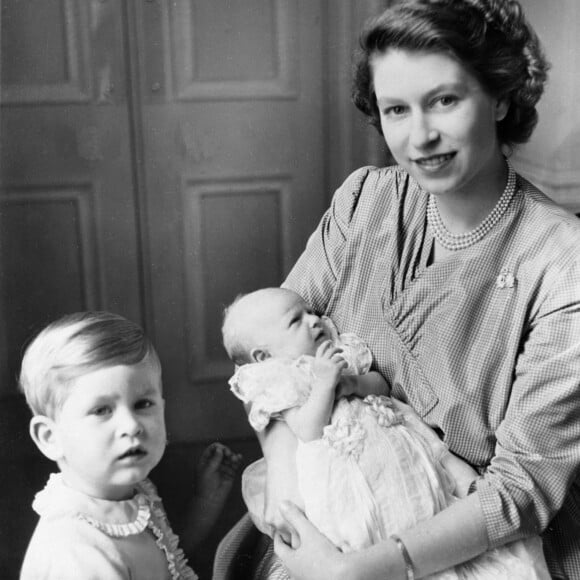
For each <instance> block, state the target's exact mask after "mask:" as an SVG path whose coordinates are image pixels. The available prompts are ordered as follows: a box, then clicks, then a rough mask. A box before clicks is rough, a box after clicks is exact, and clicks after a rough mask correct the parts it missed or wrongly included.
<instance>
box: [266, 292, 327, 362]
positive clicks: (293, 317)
mask: <svg viewBox="0 0 580 580" xmlns="http://www.w3.org/2000/svg"><path fill="white" fill-rule="evenodd" d="M259 318H260V320H259V323H260V324H259V328H258V329H257V335H258V336H259V339H260V342H261V343H262V344H261V346H265V347H267V350H268V352H269V354H270V355H271V356H274V357H288V358H297V357H299V356H300V355H303V354H309V355H312V356H314V355H315V354H316V350H317V348H318V347H319V346H320V344H321V343H322V342H324V341H325V340H328V339H329V338H330V335H329V334H328V330H327V328H326V326H325V325H324V324H323V323H322V321H321V320H320V317H319V316H318V315H316V314H315V313H314V312H313V311H312V309H311V308H310V307H309V306H308V305H307V304H306V302H304V300H302V298H301V297H300V296H299V295H298V294H296V293H295V292H292V291H290V290H285V289H282V288H280V289H278V290H276V291H272V292H270V293H269V294H268V295H267V296H266V297H264V299H263V300H262V315H261V316H260V317H259Z"/></svg>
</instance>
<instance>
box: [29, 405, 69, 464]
mask: <svg viewBox="0 0 580 580" xmlns="http://www.w3.org/2000/svg"><path fill="white" fill-rule="evenodd" d="M30 436H31V437H32V440H33V441H34V443H36V446H37V447H38V448H39V449H40V451H42V453H43V454H44V455H46V457H48V458H49V459H52V461H58V460H59V459H60V458H61V457H62V448H61V446H60V442H59V439H58V433H57V429H56V424H55V422H54V420H53V419H50V418H49V417H46V416H45V415H35V416H34V417H32V419H31V420H30Z"/></svg>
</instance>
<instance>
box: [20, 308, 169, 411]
mask: <svg viewBox="0 0 580 580" xmlns="http://www.w3.org/2000/svg"><path fill="white" fill-rule="evenodd" d="M147 357H148V358H149V360H150V361H151V363H152V365H153V366H154V367H157V368H158V369H159V371H161V365H160V363H159V358H158V357H157V353H156V352H155V349H154V348H153V345H152V344H151V342H150V341H149V339H148V338H147V337H146V336H145V333H144V332H143V329H142V328H141V327H140V326H139V325H138V324H135V323H134V322H131V321H130V320H127V319H126V318H124V317H122V316H119V315H118V314H112V313H110V312H77V313H75V314H69V315H67V316H63V317H62V318H60V319H59V320H56V321H55V322H53V323H51V324H49V325H48V326H47V327H46V328H44V330H42V331H41V332H40V333H39V334H38V335H37V336H36V337H35V338H34V340H33V341H32V342H31V343H30V344H29V345H28V347H27V348H26V351H25V353H24V357H23V359H22V367H21V371H20V379H19V386H20V389H21V390H22V391H23V393H24V395H25V396H26V402H27V403H28V406H29V407H30V409H31V410H32V412H33V413H34V414H35V415H46V416H48V417H51V418H54V416H55V414H56V413H57V412H58V411H59V410H60V409H61V407H62V405H63V403H64V401H65V399H66V397H67V395H68V392H69V390H70V387H71V385H72V384H73V382H74V379H76V378H78V377H80V376H82V375H85V374H87V373H89V372H92V371H94V370H97V369H100V368H105V367H111V366H115V365H133V364H137V363H139V362H141V361H143V360H144V359H145V358H147Z"/></svg>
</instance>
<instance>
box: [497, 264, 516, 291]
mask: <svg viewBox="0 0 580 580" xmlns="http://www.w3.org/2000/svg"><path fill="white" fill-rule="evenodd" d="M515 283H516V279H515V276H514V275H513V274H512V273H511V272H510V271H509V270H508V269H507V268H504V269H503V270H502V271H501V273H500V275H499V276H498V277H497V280H496V281H495V285H496V286H497V287H498V288H513V287H514V284H515Z"/></svg>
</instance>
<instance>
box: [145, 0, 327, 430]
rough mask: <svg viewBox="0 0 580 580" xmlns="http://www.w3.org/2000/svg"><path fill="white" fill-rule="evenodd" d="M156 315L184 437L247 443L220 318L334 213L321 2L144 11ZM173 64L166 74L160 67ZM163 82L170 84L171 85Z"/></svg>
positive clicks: (170, 403)
mask: <svg viewBox="0 0 580 580" xmlns="http://www.w3.org/2000/svg"><path fill="white" fill-rule="evenodd" d="M137 9H138V18H137V20H138V21H139V22H141V23H142V28H141V35H140V36H141V41H142V42H144V41H145V40H146V39H147V38H156V39H161V41H160V42H159V44H158V49H159V51H163V55H162V56H161V55H159V54H152V53H151V49H149V52H147V51H146V50H144V49H143V50H141V51H140V53H141V54H143V55H145V58H144V60H143V62H142V75H141V76H142V78H143V79H144V82H143V86H142V94H143V105H142V108H143V136H144V152H145V163H144V166H145V173H146V191H147V208H148V210H147V211H148V215H149V216H151V217H150V220H149V226H150V227H149V230H148V231H149V236H150V237H149V247H150V253H151V257H150V263H151V288H152V309H153V313H154V315H153V320H154V325H153V326H154V335H155V341H156V344H157V346H158V349H159V351H160V355H161V358H162V360H163V362H164V375H165V384H166V388H167V395H166V396H167V415H168V424H169V425H170V429H171V436H172V438H174V439H199V438H210V437H224V436H226V437H233V436H240V435H248V434H250V431H249V429H248V427H247V421H246V418H245V415H244V413H243V411H242V408H241V405H240V404H239V403H238V402H237V401H236V400H235V399H234V398H233V396H232V395H231V394H230V392H229V390H228V387H227V382H226V380H227V377H228V376H229V374H231V372H232V365H231V364H230V363H229V361H228V360H227V358H226V356H225V353H224V352H223V348H222V346H221V330H220V328H221V319H222V310H223V308H224V306H225V305H226V304H228V303H229V302H230V301H231V300H232V299H233V298H234V297H235V296H236V295H237V294H238V293H240V292H247V291H249V290H252V289H255V288H258V287H260V286H271V285H279V284H280V282H281V281H282V280H283V278H284V276H285V274H286V273H287V271H288V269H289V268H290V266H291V265H292V263H293V262H294V260H295V259H296V257H297V256H298V254H299V252H300V251H301V249H302V246H303V244H304V241H305V239H306V237H307V235H308V233H310V231H311V230H312V229H313V228H314V226H315V224H316V222H317V221H318V219H319V217H320V215H321V213H322V211H323V209H324V203H325V196H324V193H323V192H324V164H325V159H324V153H323V149H324V147H323V143H324V135H323V130H322V129H323V126H324V120H323V103H324V94H323V78H324V71H323V68H322V64H323V50H322V26H321V21H322V20H321V16H322V14H321V13H322V3H321V2H312V1H308V2H307V1H302V2H285V1H282V0H277V1H267V0H252V1H250V2H243V3H242V2H231V1H225V0H223V1H220V2H216V3H212V4H211V9H210V5H209V4H208V3H207V2H202V1H200V2H182V3H175V2H169V3H144V4H139V5H138V7H137ZM160 62H165V63H166V66H165V67H164V68H162V67H160V65H159V63H160ZM162 72H163V74H162Z"/></svg>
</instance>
